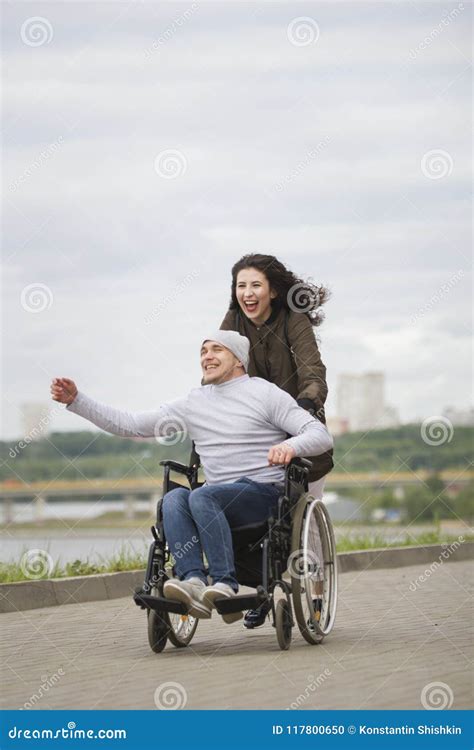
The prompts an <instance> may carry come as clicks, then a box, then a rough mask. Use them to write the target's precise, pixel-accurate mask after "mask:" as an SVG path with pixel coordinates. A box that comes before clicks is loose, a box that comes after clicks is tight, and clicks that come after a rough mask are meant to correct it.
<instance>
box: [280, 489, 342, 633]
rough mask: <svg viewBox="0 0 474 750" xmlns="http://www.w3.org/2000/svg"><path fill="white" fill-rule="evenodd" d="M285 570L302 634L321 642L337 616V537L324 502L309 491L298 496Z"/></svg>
mask: <svg viewBox="0 0 474 750" xmlns="http://www.w3.org/2000/svg"><path fill="white" fill-rule="evenodd" d="M288 572H289V574H290V576H291V590H292V594H293V607H294V610H295V616H296V622H297V623H298V627H299V629H300V632H301V635H302V636H303V638H305V640H306V641H308V643H311V644H316V643H320V642H321V641H322V640H323V638H324V636H325V635H328V633H329V632H330V631H331V630H332V628H333V625H334V620H335V617H336V605H337V555H336V540H335V537H334V530H333V527H332V523H331V519H330V517H329V514H328V511H327V509H326V507H325V505H324V503H323V502H322V501H321V500H315V499H314V498H313V497H312V495H309V494H304V495H302V496H301V497H300V499H299V500H298V503H297V505H296V508H295V511H294V514H293V521H292V539H291V554H290V557H289V558H288Z"/></svg>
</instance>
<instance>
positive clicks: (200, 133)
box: [4, 2, 471, 437]
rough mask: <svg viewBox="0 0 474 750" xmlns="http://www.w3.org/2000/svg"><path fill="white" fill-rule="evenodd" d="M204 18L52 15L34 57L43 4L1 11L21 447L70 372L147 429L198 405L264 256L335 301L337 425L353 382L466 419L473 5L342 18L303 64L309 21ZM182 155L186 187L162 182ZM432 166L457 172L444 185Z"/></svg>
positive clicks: (412, 405)
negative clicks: (171, 404)
mask: <svg viewBox="0 0 474 750" xmlns="http://www.w3.org/2000/svg"><path fill="white" fill-rule="evenodd" d="M192 5H193V4H192V3H180V4H156V3H142V4H133V5H128V6H127V5H125V4H122V3H115V2H110V3H101V4H99V5H97V4H95V5H94V4H92V5H91V4H89V5H84V4H79V3H77V4H76V3H68V4H67V7H65V6H61V4H58V3H49V4H48V3H47V4H43V5H42V6H41V14H42V15H44V16H45V17H46V18H48V19H49V21H50V23H51V24H52V27H53V30H54V35H53V38H52V39H51V41H50V42H49V43H48V44H45V45H43V46H39V47H32V46H28V45H26V44H24V43H23V42H22V41H21V35H20V29H21V26H22V24H23V22H24V21H25V19H26V18H27V17H28V14H30V15H31V13H30V11H31V9H32V7H33V6H28V5H20V4H9V5H8V6H6V7H5V9H4V11H5V18H6V21H7V23H6V24H5V31H4V47H5V54H6V63H7V64H6V73H5V75H4V84H5V86H4V89H5V94H4V122H5V131H4V147H5V151H6V154H5V160H4V172H5V177H4V184H5V188H6V189H5V196H4V197H5V211H4V246H5V251H6V252H5V258H6V260H7V263H8V269H7V270H6V274H5V287H4V288H5V299H6V305H7V311H8V316H9V319H10V321H11V322H12V323H13V325H12V327H11V328H12V330H11V333H10V334H5V335H4V343H5V349H6V350H7V353H8V355H9V358H10V366H9V368H8V371H7V373H6V377H5V390H4V393H5V394H6V395H7V397H8V400H9V402H8V404H7V407H8V412H7V415H6V420H5V423H4V431H5V435H8V436H12V437H15V436H17V435H18V434H19V433H20V432H21V423H20V419H19V414H18V411H16V409H17V407H18V405H19V404H20V403H21V402H22V401H24V394H25V393H26V392H27V393H28V394H29V397H30V398H31V400H44V399H46V400H47V397H48V389H49V378H50V377H52V376H54V375H58V374H65V375H68V376H70V377H75V378H77V379H78V380H80V381H81V383H83V384H84V385H83V387H84V388H86V387H87V389H89V392H90V393H91V395H93V396H96V397H97V398H99V399H102V400H106V401H110V402H111V403H114V404H116V405H123V407H124V408H137V409H143V408H147V405H150V407H151V406H156V404H157V402H159V401H160V400H163V399H169V398H174V397H176V396H179V395H180V394H181V393H183V392H184V391H185V390H187V389H189V388H190V387H193V386H194V385H195V384H197V382H199V367H198V363H197V357H196V358H194V354H193V352H195V347H196V346H198V343H197V340H198V339H199V336H200V335H201V331H202V330H206V329H207V328H209V327H215V325H217V324H218V323H219V322H220V320H221V319H222V317H223V315H224V313H225V310H226V308H227V304H228V299H229V287H230V268H231V266H232V264H233V263H234V262H235V260H236V259H237V258H238V257H240V256H241V255H242V254H243V253H244V252H249V251H262V252H273V253H275V254H276V255H278V257H281V259H282V260H283V261H284V262H285V263H286V264H287V265H289V266H290V267H291V268H292V269H294V270H295V271H296V272H298V274H300V275H301V276H312V277H313V278H314V279H315V280H317V281H324V282H325V283H327V284H328V285H329V286H330V287H331V289H332V290H333V298H332V300H331V302H330V303H328V306H327V315H326V322H325V323H324V325H323V326H322V327H321V329H320V331H319V335H320V338H321V348H322V351H323V355H324V358H325V361H326V360H327V361H326V364H327V366H328V377H329V383H330V399H329V405H328V411H329V412H330V413H333V412H334V409H335V401H334V397H333V394H334V393H335V385H336V379H337V375H338V373H339V372H342V371H347V370H348V369H349V368H354V370H355V371H358V372H362V371H364V370H370V369H374V368H376V367H380V368H382V369H384V370H385V371H386V373H387V382H388V387H389V388H390V393H391V394H393V398H392V400H393V402H394V403H395V404H396V405H397V406H399V407H400V410H401V412H402V415H403V416H404V418H405V419H409V418H411V417H412V416H413V414H415V413H417V414H425V413H436V412H439V411H440V409H442V408H443V406H444V405H445V403H444V402H445V400H446V399H445V392H446V385H445V383H446V382H449V381H451V382H452V383H453V384H455V390H454V392H455V393H456V398H457V402H456V404H455V405H457V406H460V407H463V406H464V405H465V403H466V400H467V398H468V397H469V396H468V392H469V391H468V389H469V386H468V382H469V373H470V370H469V366H468V363H467V361H466V362H465V361H464V360H465V356H466V353H467V352H468V351H469V350H468V348H467V342H465V336H466V325H468V322H467V321H468V318H467V304H468V303H469V301H470V290H469V285H468V281H469V264H470V257H469V253H468V250H469V247H470V244H469V243H470V224H469V216H470V214H468V210H469V207H468V204H467V194H468V185H467V183H468V178H469V171H468V169H469V167H468V164H469V140H468V139H469V137H470V134H469V132H468V131H469V124H470V122H471V115H470V110H469V98H468V96H466V87H467V85H468V83H469V76H468V74H467V72H466V66H467V62H466V58H468V57H469V53H468V44H469V33H468V32H469V23H468V21H469V18H470V14H471V10H470V7H468V6H467V5H466V7H465V8H464V9H463V10H462V11H460V12H459V13H458V14H457V15H455V16H450V17H449V18H448V15H447V14H449V13H450V12H451V11H452V10H453V9H455V8H456V7H458V6H457V4H450V5H449V6H444V5H441V4H439V3H433V4H431V3H430V4H422V5H420V6H419V7H416V8H415V6H413V5H410V6H408V5H406V4H405V5H403V6H399V5H397V4H394V3H383V4H380V5H378V6H374V5H373V4H369V3H367V4H365V3H360V2H357V3H347V4H339V3H333V4H325V5H322V6H319V7H317V8H315V10H314V17H315V20H316V21H317V23H318V26H319V30H320V34H319V38H318V41H317V43H315V44H311V45H308V46H304V47H298V46H296V45H293V44H291V43H290V42H289V41H288V37H287V27H288V24H289V23H290V22H291V21H292V20H293V19H294V18H296V17H297V16H298V15H301V16H306V15H308V14H309V15H311V14H312V13H313V11H311V13H309V6H308V5H307V4H295V5H292V6H291V7H290V6H288V5H283V4H270V3H268V4H267V3H262V4H257V5H255V4H253V5H252V4H239V3H236V4H226V6H225V8H224V7H223V6H219V5H217V4H212V5H211V4H208V3H199V4H197V7H196V8H195V9H194V10H193V12H192V13H190V14H188V15H187V17H186V18H185V19H184V21H183V20H182V19H181V17H180V14H181V16H183V14H184V13H185V10H186V9H192ZM34 12H35V15H38V14H39V11H38V10H37V8H35V10H34ZM180 19H181V20H180ZM443 19H445V21H443ZM446 19H448V21H449V22H446ZM433 30H435V31H433ZM163 35H164V36H163ZM160 38H165V42H164V43H163V42H160V41H159V40H160ZM426 39H429V43H426V42H424V40H426ZM166 149H173V150H178V151H179V152H181V154H182V155H183V157H184V159H185V162H186V170H185V173H184V174H182V175H181V176H178V177H176V178H175V179H165V178H163V176H160V175H159V174H158V173H157V171H156V169H155V159H156V157H157V155H158V154H160V153H161V152H162V151H163V150H166ZM436 149H438V150H442V151H444V152H446V153H447V154H448V155H449V157H450V159H451V160H452V169H451V171H450V173H449V174H447V175H446V176H445V177H443V178H441V179H430V178H429V177H427V176H426V175H425V174H423V172H422V169H421V161H422V159H423V156H424V155H425V154H426V153H427V152H429V151H432V150H436ZM460 270H461V271H462V272H463V274H464V275H463V277H462V278H461V279H460V280H459V283H456V284H455V285H454V286H453V285H451V286H450V287H449V291H448V293H445V294H444V296H443V293H441V297H440V292H439V290H440V289H441V288H442V287H443V285H446V284H449V280H450V279H451V278H452V275H453V274H455V273H458V272H459V271H460ZM186 279H188V281H187V282H186ZM33 283H40V284H44V285H47V286H48V287H49V288H50V289H51V293H52V295H53V303H52V305H51V307H50V308H48V309H47V310H45V311H44V312H41V313H39V314H32V313H31V312H27V311H25V310H24V309H23V308H22V306H21V294H22V290H23V289H24V288H25V287H26V286H27V285H30V284H33ZM436 295H438V297H437V298H436ZM434 297H435V298H436V299H435V300H434V301H433V298H434ZM413 319H415V320H413ZM147 320H150V322H148V323H147ZM456 342H457V343H456ZM440 349H442V351H443V358H444V362H443V372H444V373H445V374H444V375H443V379H442V382H441V380H440V379H439V378H438V379H437V380H436V379H435V380H432V379H431V380H430V381H429V382H430V385H429V387H426V383H427V379H429V378H430V377H431V376H430V373H433V372H435V371H438V370H439V352H440ZM459 350H461V351H459ZM445 353H446V355H445ZM460 361H462V363H463V366H462V369H460V367H459V363H460ZM137 384H139V387H137ZM450 400H451V401H452V397H451V399H450ZM10 402H11V404H12V405H11V406H10V405H9V404H10ZM68 417H70V415H64V417H63V418H61V419H58V422H57V424H60V425H61V428H66V429H67V427H68V426H69V427H73V423H72V422H71V420H70V419H68ZM74 427H77V428H79V424H78V423H76V424H75V425H74ZM53 428H54V424H53Z"/></svg>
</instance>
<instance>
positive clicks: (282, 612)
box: [275, 599, 292, 651]
mask: <svg viewBox="0 0 474 750" xmlns="http://www.w3.org/2000/svg"><path fill="white" fill-rule="evenodd" d="M275 628H276V634H277V640H278V645H279V646H280V648H281V650H282V651H288V649H289V648H290V644H291V628H292V623H291V612H290V608H289V606H288V602H287V601H286V599H279V600H278V601H277V603H276V607H275Z"/></svg>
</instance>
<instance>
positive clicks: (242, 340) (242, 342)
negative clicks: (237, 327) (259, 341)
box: [202, 331, 250, 372]
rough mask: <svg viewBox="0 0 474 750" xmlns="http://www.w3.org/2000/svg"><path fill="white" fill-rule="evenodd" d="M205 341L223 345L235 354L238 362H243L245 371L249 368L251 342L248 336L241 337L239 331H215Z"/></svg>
mask: <svg viewBox="0 0 474 750" xmlns="http://www.w3.org/2000/svg"><path fill="white" fill-rule="evenodd" d="M204 341H217V343H218V344H222V346H225V348H226V349H229V351H231V352H232V354H235V356H236V357H237V359H238V360H240V362H242V364H243V366H244V369H245V371H246V372H247V370H248V368H249V350H250V341H249V340H248V338H247V336H241V335H240V333H237V331H214V332H213V333H210V334H209V336H206V338H205V339H204V340H203V342H202V343H203V344H204Z"/></svg>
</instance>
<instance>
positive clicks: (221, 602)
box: [214, 594, 267, 615]
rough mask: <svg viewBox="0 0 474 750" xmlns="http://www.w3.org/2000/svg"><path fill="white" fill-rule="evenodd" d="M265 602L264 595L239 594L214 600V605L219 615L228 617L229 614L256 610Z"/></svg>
mask: <svg viewBox="0 0 474 750" xmlns="http://www.w3.org/2000/svg"><path fill="white" fill-rule="evenodd" d="M265 601H267V597H266V596H265V594H263V595H262V594H241V595H238V596H232V597H223V598H222V599H215V600H214V604H215V605H216V609H217V611H218V612H219V614H220V615H228V614H230V613H231V612H242V611H243V610H244V609H257V607H260V605H261V604H263V602H265Z"/></svg>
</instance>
